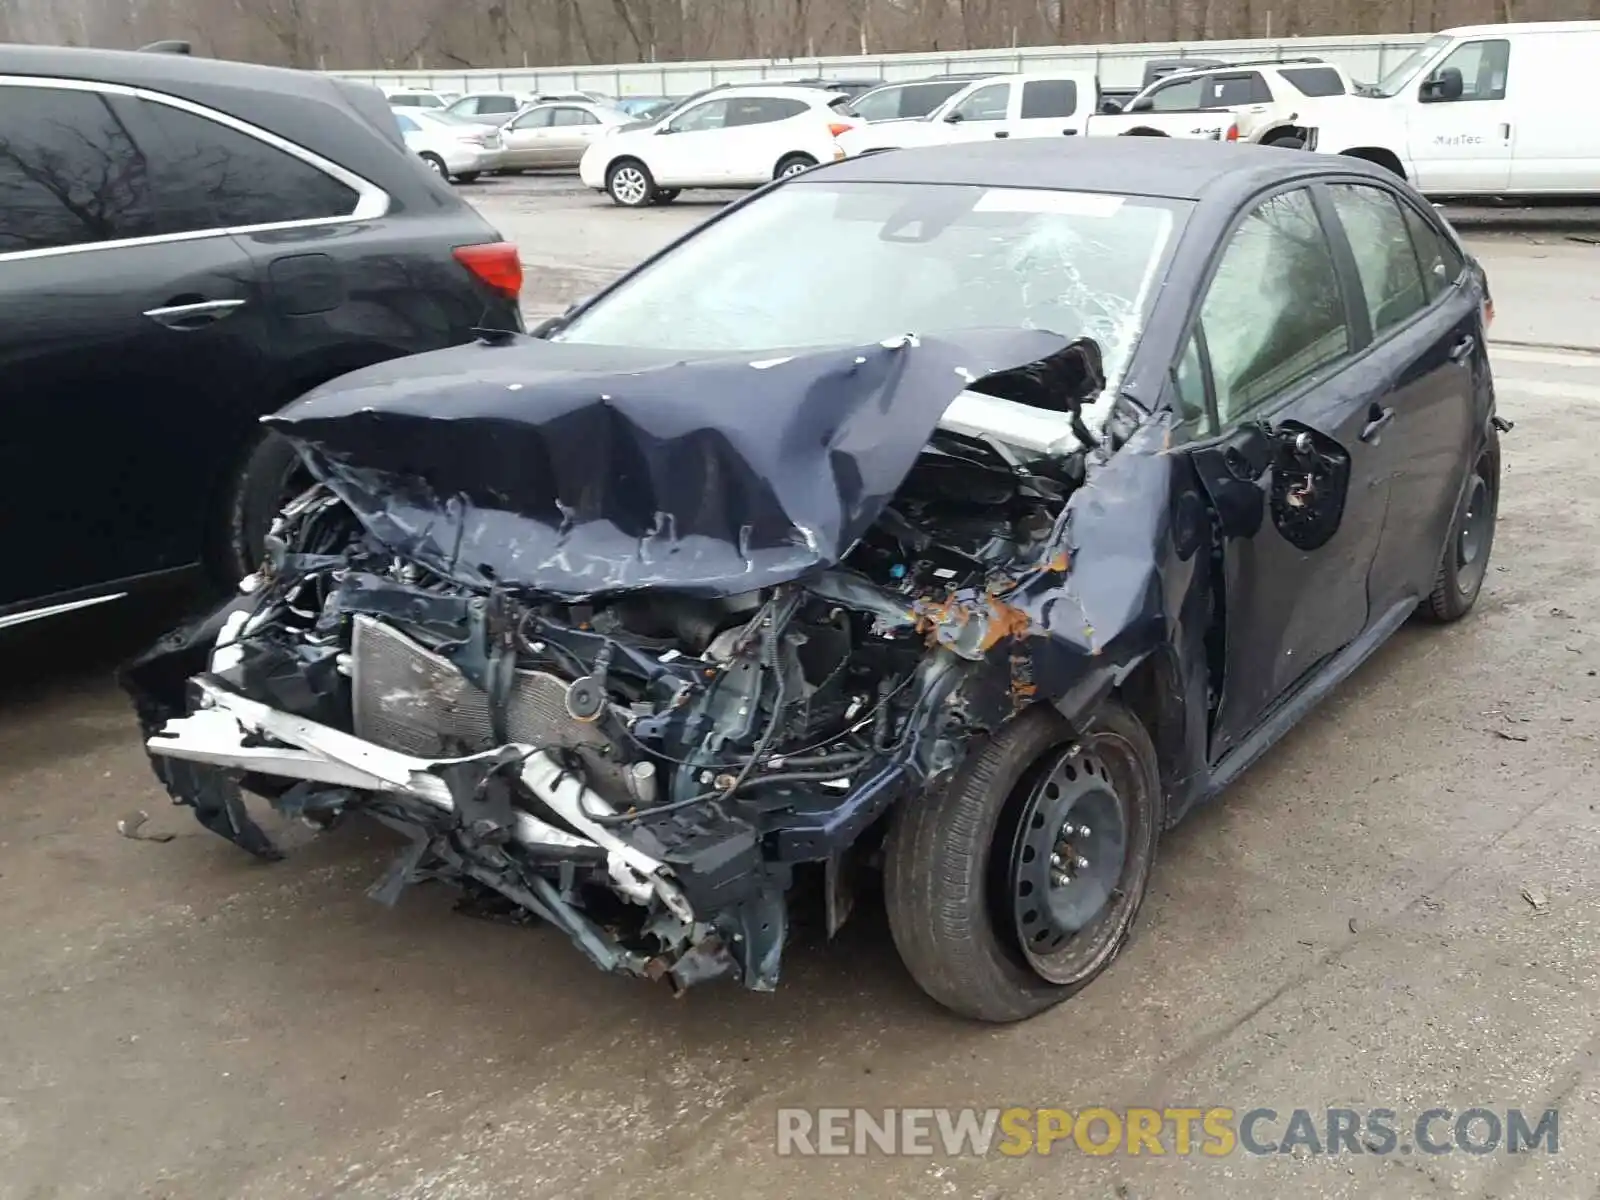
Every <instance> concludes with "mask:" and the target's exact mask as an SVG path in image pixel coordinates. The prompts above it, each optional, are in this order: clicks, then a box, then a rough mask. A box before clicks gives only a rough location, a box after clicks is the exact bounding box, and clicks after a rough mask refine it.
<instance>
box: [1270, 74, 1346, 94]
mask: <svg viewBox="0 0 1600 1200" xmlns="http://www.w3.org/2000/svg"><path fill="white" fill-rule="evenodd" d="M1279 74H1280V75H1282V76H1283V77H1284V78H1285V79H1287V80H1288V81H1289V82H1290V83H1291V84H1293V85H1294V88H1295V90H1296V91H1298V92H1299V93H1300V94H1301V95H1302V96H1342V95H1344V80H1343V79H1341V78H1339V72H1338V71H1335V70H1334V69H1333V68H1332V67H1285V68H1283V70H1282V71H1280V72H1279Z"/></svg>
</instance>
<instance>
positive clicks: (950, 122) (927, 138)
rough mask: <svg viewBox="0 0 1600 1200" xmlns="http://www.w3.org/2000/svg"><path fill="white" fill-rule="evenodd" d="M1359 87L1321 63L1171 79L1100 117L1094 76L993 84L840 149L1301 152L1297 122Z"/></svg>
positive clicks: (978, 85)
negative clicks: (1179, 147)
mask: <svg viewBox="0 0 1600 1200" xmlns="http://www.w3.org/2000/svg"><path fill="white" fill-rule="evenodd" d="M1357 86H1359V85H1356V84H1354V83H1352V82H1351V80H1350V79H1349V77H1348V76H1346V75H1345V74H1344V72H1343V71H1341V70H1340V69H1339V68H1337V67H1334V66H1330V65H1329V64H1327V63H1323V62H1320V61H1318V62H1308V63H1304V64H1288V63H1275V64H1272V65H1264V64H1263V65H1255V64H1252V65H1249V66H1230V67H1228V68H1226V69H1214V70H1199V71H1193V72H1184V73H1182V74H1179V75H1172V76H1168V77H1166V78H1164V79H1162V80H1160V81H1159V82H1157V83H1155V84H1152V85H1151V86H1150V87H1148V88H1146V89H1145V90H1144V91H1143V92H1142V93H1140V94H1139V95H1138V96H1136V97H1135V98H1134V100H1133V101H1132V104H1131V105H1130V111H1127V112H1120V113H1098V112H1096V109H1097V108H1098V107H1099V100H1100V85H1099V82H1098V80H1097V79H1096V78H1095V76H1094V74H1093V73H1092V72H1088V71H1059V72H1049V73H1044V72H1041V73H1029V74H1024V75H996V76H992V77H990V78H988V79H982V80H977V81H975V82H973V83H970V84H968V85H967V86H966V87H964V88H962V89H961V90H960V91H959V92H956V93H955V94H954V95H952V96H951V97H950V98H949V99H948V100H946V101H945V102H944V103H943V104H941V105H940V106H939V107H938V108H936V109H934V110H933V111H932V112H931V113H929V114H928V115H927V116H926V117H922V118H918V119H912V120H902V121H879V122H874V123H873V124H870V125H867V126H864V127H862V128H858V129H854V130H851V131H850V132H848V133H845V134H843V135H841V136H840V137H839V138H838V143H839V145H840V146H841V147H842V148H843V150H844V152H845V154H846V155H849V156H852V157H853V156H855V155H857V154H870V153H873V152H875V151H879V150H900V149H906V148H909V147H912V146H935V145H946V144H948V143H951V142H975V141H987V140H989V139H991V138H1034V137H1062V136H1067V137H1072V136H1080V137H1114V136H1117V135H1119V134H1142V135H1145V136H1150V135H1158V136H1165V137H1187V138H1209V139H1212V140H1215V141H1237V140H1240V139H1242V138H1245V137H1246V136H1247V135H1246V133H1245V130H1246V129H1249V130H1251V131H1253V132H1255V133H1258V134H1267V133H1268V132H1272V133H1273V134H1274V135H1275V137H1276V138H1278V139H1283V140H1284V141H1285V144H1290V145H1299V144H1301V141H1300V140H1289V139H1302V140H1303V137H1304V130H1303V127H1301V126H1299V125H1297V124H1296V123H1295V122H1296V120H1297V119H1298V117H1299V116H1300V111H1301V109H1304V108H1307V107H1308V104H1309V102H1310V101H1311V99H1312V97H1314V96H1329V95H1336V94H1339V93H1340V92H1343V91H1344V90H1346V89H1350V88H1354V87H1357ZM1294 97H1298V98H1299V100H1300V101H1302V102H1304V103H1296V102H1295V101H1294V100H1293V99H1292V98H1294ZM1257 140H1270V139H1266V138H1259V139H1257Z"/></svg>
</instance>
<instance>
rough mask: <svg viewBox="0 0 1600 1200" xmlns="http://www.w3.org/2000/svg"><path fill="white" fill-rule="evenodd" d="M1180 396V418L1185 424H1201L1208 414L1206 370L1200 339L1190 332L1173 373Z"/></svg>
mask: <svg viewBox="0 0 1600 1200" xmlns="http://www.w3.org/2000/svg"><path fill="white" fill-rule="evenodd" d="M1172 383H1173V387H1174V389H1175V391H1176V393H1177V398H1178V419H1179V420H1180V421H1182V422H1183V423H1184V424H1185V425H1188V426H1191V427H1194V426H1198V425H1200V424H1201V423H1202V422H1203V421H1204V420H1205V416H1206V383H1205V370H1204V368H1203V367H1202V366H1201V364H1200V339H1199V337H1198V336H1197V335H1196V334H1190V335H1189V340H1188V342H1187V343H1185V345H1184V347H1183V357H1182V358H1180V359H1179V360H1178V369H1177V370H1176V371H1174V372H1173V373H1172Z"/></svg>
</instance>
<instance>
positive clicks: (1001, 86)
mask: <svg viewBox="0 0 1600 1200" xmlns="http://www.w3.org/2000/svg"><path fill="white" fill-rule="evenodd" d="M1010 115H1011V84H1010V83H1009V82H1007V83H985V84H983V85H981V86H979V87H977V88H974V89H973V90H972V91H970V92H968V93H967V94H966V95H965V96H963V97H962V98H961V99H960V100H958V101H956V103H955V104H954V105H952V106H951V108H950V111H949V112H947V113H945V115H944V117H943V118H942V119H943V120H944V122H945V137H944V140H945V141H951V142H977V141H984V140H987V139H989V138H1004V137H1010V136H1011V130H1010V129H1009V128H1008V126H1007V123H1006V122H1007V119H1008V118H1009V117H1010Z"/></svg>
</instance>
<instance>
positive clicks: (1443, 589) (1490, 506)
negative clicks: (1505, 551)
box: [1421, 429, 1500, 624]
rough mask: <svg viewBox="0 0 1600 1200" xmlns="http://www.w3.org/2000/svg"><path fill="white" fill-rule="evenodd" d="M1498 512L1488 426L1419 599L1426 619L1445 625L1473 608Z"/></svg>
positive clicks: (1494, 437) (1496, 442) (1494, 451)
mask: <svg viewBox="0 0 1600 1200" xmlns="http://www.w3.org/2000/svg"><path fill="white" fill-rule="evenodd" d="M1499 515H1500V435H1499V433H1498V432H1496V431H1495V430H1493V429H1490V430H1489V439H1488V441H1487V442H1485V443H1484V447H1483V452H1482V453H1481V454H1479V455H1478V461H1477V462H1475V463H1473V464H1472V471H1471V473H1470V474H1469V475H1468V477H1467V485H1466V487H1465V488H1464V489H1463V491H1462V494H1461V501H1460V503H1459V504H1457V506H1456V515H1455V516H1454V517H1453V518H1452V519H1451V521H1450V537H1449V539H1448V540H1447V541H1446V542H1445V546H1444V550H1443V552H1442V553H1441V554H1440V555H1439V567H1438V571H1437V573H1436V574H1435V575H1434V580H1433V591H1432V592H1431V593H1429V595H1428V598H1427V599H1426V600H1424V601H1423V602H1422V605H1421V613H1422V615H1423V616H1424V617H1425V618H1427V619H1428V620H1430V621H1436V622H1438V623H1440V624H1446V623H1448V622H1450V621H1459V620H1460V619H1461V618H1462V617H1464V616H1466V615H1467V614H1468V613H1469V612H1471V611H1472V606H1473V605H1474V604H1476V603H1477V602H1478V593H1479V592H1481V591H1482V590H1483V580H1484V576H1485V575H1486V574H1488V570H1489V554H1490V552H1491V551H1492V550H1493V549H1494V531H1495V526H1496V524H1497V523H1498V521H1499Z"/></svg>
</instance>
